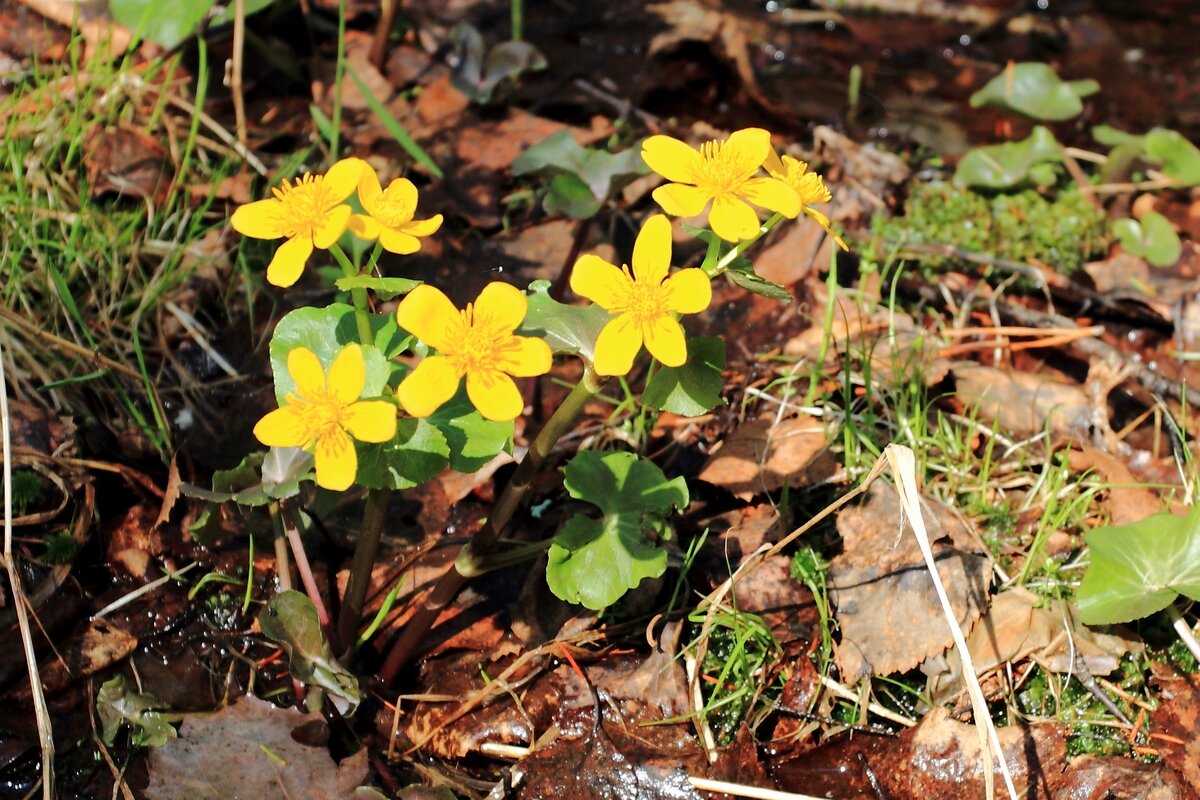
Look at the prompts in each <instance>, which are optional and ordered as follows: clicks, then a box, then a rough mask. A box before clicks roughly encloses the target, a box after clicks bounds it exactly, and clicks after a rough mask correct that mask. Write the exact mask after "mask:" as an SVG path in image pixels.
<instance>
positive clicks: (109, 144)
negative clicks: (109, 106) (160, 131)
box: [83, 125, 171, 204]
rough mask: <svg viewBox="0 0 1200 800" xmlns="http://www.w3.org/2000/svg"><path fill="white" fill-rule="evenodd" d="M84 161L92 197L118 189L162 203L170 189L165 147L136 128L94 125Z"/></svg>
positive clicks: (86, 140) (85, 146)
mask: <svg viewBox="0 0 1200 800" xmlns="http://www.w3.org/2000/svg"><path fill="white" fill-rule="evenodd" d="M83 163H84V167H85V168H86V169H87V176H88V191H89V193H90V194H91V195H92V197H97V196H99V195H102V194H107V193H109V192H115V193H117V194H120V195H127V196H132V197H141V198H144V199H147V200H153V201H155V202H156V203H160V204H161V203H162V201H163V200H165V199H166V197H167V194H168V192H169V191H170V188H171V177H170V170H171V162H170V158H169V156H168V155H167V150H166V148H165V147H163V146H162V144H161V143H160V142H159V141H158V140H157V139H155V138H154V137H152V136H147V135H146V134H144V133H142V132H141V131H139V130H135V129H133V128H127V127H112V128H106V127H104V126H102V125H96V126H94V127H93V128H92V129H91V130H89V131H88V132H87V135H86V136H85V137H84V140H83Z"/></svg>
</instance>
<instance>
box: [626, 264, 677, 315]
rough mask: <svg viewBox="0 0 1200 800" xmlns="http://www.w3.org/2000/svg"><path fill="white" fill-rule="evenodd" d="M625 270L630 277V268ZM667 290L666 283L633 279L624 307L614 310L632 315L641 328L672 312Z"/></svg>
mask: <svg viewBox="0 0 1200 800" xmlns="http://www.w3.org/2000/svg"><path fill="white" fill-rule="evenodd" d="M624 269H625V274H626V275H629V267H625V268H624ZM631 277H632V276H631ZM666 289H667V286H666V284H665V283H646V282H644V281H639V280H637V279H632V280H630V282H629V293H628V295H627V296H626V299H625V304H624V306H623V307H621V308H614V309H612V310H613V311H616V312H618V313H624V314H629V315H631V316H632V317H633V319H634V321H635V322H637V324H638V326H639V327H640V326H642V325H645V324H646V323H648V322H650V321H652V320H655V319H657V318H659V317H661V316H663V315H664V314H668V313H670V310H669V309H668V308H667V291H666Z"/></svg>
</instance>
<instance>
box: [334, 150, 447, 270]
mask: <svg viewBox="0 0 1200 800" xmlns="http://www.w3.org/2000/svg"><path fill="white" fill-rule="evenodd" d="M358 199H359V202H361V203H362V206H363V209H364V210H366V212H367V213H366V214H354V215H353V216H351V217H350V230H352V231H354V234H355V235H356V236H358V237H360V238H362V239H378V240H379V243H380V244H381V245H383V249H384V250H387V251H388V252H389V253H397V254H399V255H402V256H406V255H409V254H410V253H415V252H417V251H418V250H420V249H421V240H420V239H418V238H417V237H418V236H430V235H432V234H434V233H437V229H438V228H440V227H442V215H441V214H434V215H433V216H432V217H430V218H429V219H413V214H415V213H416V211H417V187H416V186H413V183H412V181H410V180H409V179H408V178H397V179H396V180H394V181H392V182H391V183H389V184H388V187H387V190H386V191H385V190H384V189H383V188H382V187H381V186H380V185H379V176H378V175H376V174H375V170H373V169H364V170H363V174H362V178H360V179H359V182H358Z"/></svg>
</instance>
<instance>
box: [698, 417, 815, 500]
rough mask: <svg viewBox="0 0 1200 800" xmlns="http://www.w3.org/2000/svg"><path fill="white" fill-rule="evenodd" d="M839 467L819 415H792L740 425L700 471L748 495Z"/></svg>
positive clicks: (805, 482)
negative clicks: (815, 417) (787, 417)
mask: <svg viewBox="0 0 1200 800" xmlns="http://www.w3.org/2000/svg"><path fill="white" fill-rule="evenodd" d="M836 471H837V464H836V462H835V461H834V459H833V456H832V455H831V454H830V453H829V443H828V442H827V441H826V438H825V429H824V428H823V427H822V425H821V423H820V422H819V421H817V420H814V419H811V418H809V417H792V418H789V419H785V420H782V421H781V422H779V423H778V424H776V423H775V420H774V418H773V417H764V418H760V419H755V420H747V421H746V422H743V423H742V424H741V425H739V426H738V427H737V429H736V430H734V432H733V433H732V434H730V435H729V436H728V437H727V438H726V439H725V441H724V442H723V443H722V444H721V447H720V449H718V450H716V451H715V452H714V453H713V454H712V455H711V456H709V459H708V461H707V462H705V464H704V468H703V469H701V470H700V475H699V476H698V477H699V478H700V480H702V481H706V482H708V483H711V484H713V485H714V486H720V487H722V488H724V489H727V490H729V491H730V492H732V493H733V494H734V495H736V496H738V497H740V498H742V499H743V500H749V499H750V498H752V497H754V496H755V495H758V494H768V493H770V492H774V491H777V490H778V489H781V488H783V486H784V485H787V486H790V487H791V488H798V487H801V486H811V485H813V484H816V483H820V482H821V481H824V480H827V479H829V478H830V477H831V476H832V475H833V474H834V473H836Z"/></svg>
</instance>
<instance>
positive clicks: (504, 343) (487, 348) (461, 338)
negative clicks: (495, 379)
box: [443, 303, 516, 375]
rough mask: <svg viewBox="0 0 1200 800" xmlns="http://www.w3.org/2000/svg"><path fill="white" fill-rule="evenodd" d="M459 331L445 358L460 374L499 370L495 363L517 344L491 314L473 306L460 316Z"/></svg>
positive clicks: (454, 333)
mask: <svg viewBox="0 0 1200 800" xmlns="http://www.w3.org/2000/svg"><path fill="white" fill-rule="evenodd" d="M459 314H460V315H461V317H460V321H459V323H458V325H457V326H456V327H457V328H458V330H456V331H452V332H451V334H450V343H449V346H448V347H447V351H448V352H446V353H443V355H445V356H446V358H447V359H449V360H450V363H451V364H453V365H454V367H455V369H457V370H458V371H459V372H460V373H462V374H464V375H466V374H471V373H474V374H476V375H480V374H486V373H489V372H491V371H493V370H495V369H496V362H497V361H499V360H500V357H501V355H502V354H503V353H504V352H505V351H506V350H507V349H508V348H509V347H511V346H512V345H515V344H516V343H515V341H514V340H513V337H512V331H510V330H508V329H507V326H506V325H505V324H504V323H503V322H501V321H499V320H497V319H496V318H495V317H493V316H492V315H490V314H486V313H483V314H481V313H479V312H478V311H477V310H476V309H475V304H474V303H467V307H466V308H465V309H463V310H462V311H460V312H459Z"/></svg>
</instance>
